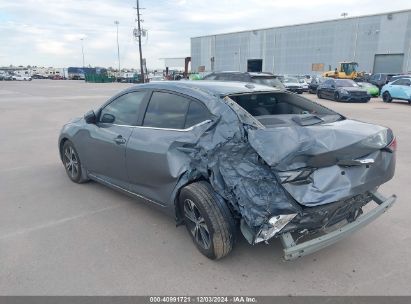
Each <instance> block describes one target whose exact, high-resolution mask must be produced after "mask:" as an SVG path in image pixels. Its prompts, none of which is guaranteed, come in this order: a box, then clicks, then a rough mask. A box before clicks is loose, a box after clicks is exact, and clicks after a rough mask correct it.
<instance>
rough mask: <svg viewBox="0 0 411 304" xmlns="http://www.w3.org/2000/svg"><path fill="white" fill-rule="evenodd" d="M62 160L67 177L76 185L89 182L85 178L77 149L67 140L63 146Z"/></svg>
mask: <svg viewBox="0 0 411 304" xmlns="http://www.w3.org/2000/svg"><path fill="white" fill-rule="evenodd" d="M62 159H63V164H64V168H65V169H66V173H67V176H68V177H69V178H70V179H71V180H72V181H73V182H75V183H78V184H81V183H84V182H85V181H87V178H84V173H85V172H83V167H82V166H81V161H80V158H79V156H78V153H77V150H76V148H74V145H73V143H72V142H71V141H69V140H67V141H66V142H65V143H64V145H63V150H62Z"/></svg>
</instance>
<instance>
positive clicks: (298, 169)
mask: <svg viewBox="0 0 411 304" xmlns="http://www.w3.org/2000/svg"><path fill="white" fill-rule="evenodd" d="M330 134H331V135H332V136H330ZM395 149H396V139H395V137H394V135H393V132H392V130H391V129H389V128H387V127H382V126H378V125H374V124H369V123H363V122H359V121H356V120H350V119H347V118H346V117H344V116H342V115H340V114H338V113H337V112H335V111H333V110H331V109H328V108H326V107H324V106H322V105H319V104H318V103H315V102H312V101H310V100H309V99H307V98H304V97H302V96H300V95H297V94H292V93H290V92H287V91H284V90H279V89H276V88H272V87H268V86H263V85H258V84H254V85H249V84H248V83H240V82H218V81H161V82H160V81H159V82H153V83H147V84H142V85H136V86H131V87H129V88H127V89H126V90H124V91H122V92H120V93H118V94H117V95H115V96H113V97H111V98H110V99H109V100H108V101H107V102H106V103H104V104H103V105H102V106H100V107H99V108H98V109H97V110H96V111H94V110H91V111H89V112H87V113H86V114H85V115H84V116H83V117H79V118H75V119H73V120H71V121H70V122H68V123H67V124H65V125H64V126H63V128H62V130H61V132H60V136H59V140H58V150H59V156H60V158H61V161H62V163H63V166H64V169H65V171H66V173H67V176H68V178H69V179H70V180H71V181H73V182H75V183H83V182H86V181H87V180H89V179H91V180H94V181H96V182H99V183H102V184H104V185H106V186H108V187H111V188H113V189H116V190H118V191H121V192H123V193H125V194H127V195H129V196H131V197H134V198H136V199H138V200H139V201H140V202H146V203H148V204H151V205H152V206H156V207H157V208H159V209H160V210H163V211H164V212H166V213H167V214H168V215H170V216H171V217H172V218H174V219H176V222H177V224H185V226H186V228H187V231H188V233H189V234H190V236H191V238H192V240H193V242H194V244H195V245H196V247H197V248H198V250H199V251H200V252H201V253H202V254H204V255H205V256H207V257H208V258H210V259H219V258H222V257H224V256H226V255H227V254H229V253H230V251H231V250H232V248H233V246H234V244H235V241H236V232H237V231H238V230H241V232H242V234H243V236H244V237H245V239H246V240H247V241H248V242H249V243H251V244H256V243H264V242H267V241H268V240H271V239H273V238H275V237H278V238H280V239H281V240H282V243H283V246H284V257H285V259H287V260H293V259H296V258H298V257H301V256H304V255H307V254H310V253H312V252H315V251H317V250H320V249H322V248H324V247H326V246H328V245H331V244H333V243H335V242H337V241H338V240H340V239H341V238H342V237H344V236H347V235H349V234H350V233H352V232H354V231H356V230H358V229H360V228H362V227H363V226H364V225H366V224H368V223H370V222H372V221H373V220H375V219H376V218H377V217H378V216H380V215H382V214H383V213H384V212H386V211H387V209H388V208H389V207H391V206H392V205H393V204H394V202H395V199H396V198H395V196H394V195H393V196H391V197H389V198H384V197H383V196H382V195H381V194H380V193H378V192H377V188H378V187H379V186H380V185H381V184H384V183H385V182H387V181H389V180H390V179H391V178H392V177H393V175H394V171H395V155H396V153H395ZM372 201H374V202H375V203H377V206H376V207H374V208H372V209H371V210H370V209H369V207H372V206H373V203H372ZM363 207H365V208H366V209H367V211H369V212H367V213H365V214H363ZM336 225H338V229H336V227H335V226H336ZM375 227H376V228H374V229H379V228H378V226H375ZM333 228H334V229H333ZM387 228H389V226H387V227H380V229H381V231H382V232H384V233H387ZM137 233H139V232H138V231H137ZM141 233H143V232H141ZM144 233H147V232H146V231H145V232H144ZM148 233H151V235H150V236H149V238H150V239H152V240H153V241H155V239H156V238H155V236H156V235H155V233H156V232H155V231H150V232H148ZM388 233H389V231H388ZM307 235H309V236H310V237H312V238H311V239H310V240H309V241H307V239H304V237H306V236H307ZM375 235H376V236H378V234H375ZM316 236H318V237H316ZM370 241H374V242H375V241H378V240H370ZM171 243H173V240H170V244H171ZM343 247H344V246H342V247H341V248H342V249H340V250H343ZM387 250H388V249H387Z"/></svg>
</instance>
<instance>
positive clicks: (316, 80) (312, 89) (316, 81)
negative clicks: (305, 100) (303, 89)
mask: <svg viewBox="0 0 411 304" xmlns="http://www.w3.org/2000/svg"><path fill="white" fill-rule="evenodd" d="M327 79H328V78H327V77H313V79H312V80H311V82H310V84H309V85H308V93H310V94H316V93H317V88H318V86H319V85H320V84H321V83H323V82H324V81H326V80H327Z"/></svg>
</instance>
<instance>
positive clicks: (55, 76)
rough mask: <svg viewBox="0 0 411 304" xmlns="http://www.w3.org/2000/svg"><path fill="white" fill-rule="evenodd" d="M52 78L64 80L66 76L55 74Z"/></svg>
mask: <svg viewBox="0 0 411 304" xmlns="http://www.w3.org/2000/svg"><path fill="white" fill-rule="evenodd" d="M50 79H52V80H64V77H63V76H61V75H53V76H52V77H51V78H50Z"/></svg>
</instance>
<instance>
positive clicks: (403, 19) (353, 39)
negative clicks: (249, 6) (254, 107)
mask: <svg viewBox="0 0 411 304" xmlns="http://www.w3.org/2000/svg"><path fill="white" fill-rule="evenodd" d="M343 61H354V62H358V64H359V67H358V70H359V71H365V72H368V73H403V72H410V71H411V62H410V61H411V10H403V11H396V12H388V13H383V14H376V15H368V16H359V17H351V18H341V19H336V20H329V21H321V22H312V23H306V24H299V25H289V26H281V27H273V28H266V29H257V30H249V31H242V32H235V33H227V34H218V35H209V36H201V37H194V38H191V67H192V72H203V71H205V72H212V71H227V70H229V71H242V72H244V71H253V72H260V71H262V72H272V73H275V74H320V73H321V72H323V71H327V70H334V69H335V68H336V67H338V63H339V62H343Z"/></svg>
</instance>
